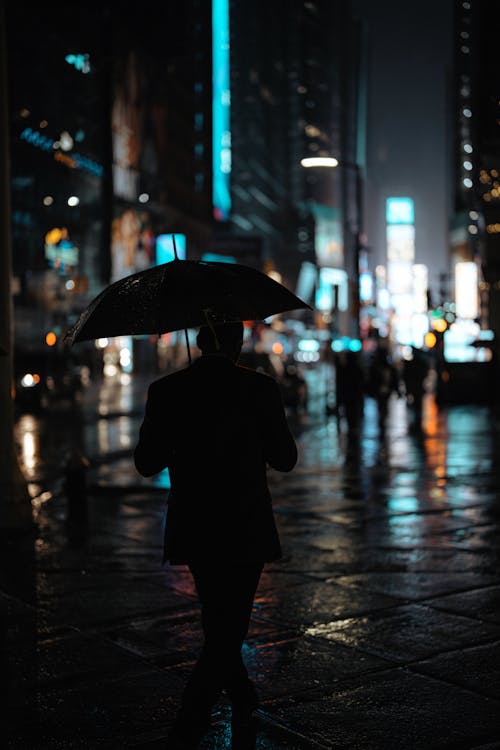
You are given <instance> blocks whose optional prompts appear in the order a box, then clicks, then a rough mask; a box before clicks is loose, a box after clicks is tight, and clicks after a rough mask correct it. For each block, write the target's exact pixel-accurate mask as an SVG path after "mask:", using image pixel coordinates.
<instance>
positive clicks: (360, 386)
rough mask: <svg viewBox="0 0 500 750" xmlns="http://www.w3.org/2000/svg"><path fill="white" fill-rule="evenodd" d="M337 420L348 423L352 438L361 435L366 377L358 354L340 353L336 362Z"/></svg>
mask: <svg viewBox="0 0 500 750" xmlns="http://www.w3.org/2000/svg"><path fill="white" fill-rule="evenodd" d="M335 386H336V400H337V420H338V425H339V429H340V424H341V420H342V418H345V421H346V422H347V432H348V435H349V436H350V437H351V438H354V437H356V436H357V435H359V430H360V426H361V420H362V417H363V412H364V396H365V377H364V372H363V368H362V366H361V363H360V361H359V355H358V354H357V353H356V352H352V351H347V352H340V353H339V355H338V357H337V359H336V362H335Z"/></svg>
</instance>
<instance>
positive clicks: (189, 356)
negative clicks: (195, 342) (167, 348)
mask: <svg viewBox="0 0 500 750" xmlns="http://www.w3.org/2000/svg"><path fill="white" fill-rule="evenodd" d="M184 336H185V338H186V346H187V350H188V360H189V364H191V349H190V348H189V337H188V332H187V328H185V329H184Z"/></svg>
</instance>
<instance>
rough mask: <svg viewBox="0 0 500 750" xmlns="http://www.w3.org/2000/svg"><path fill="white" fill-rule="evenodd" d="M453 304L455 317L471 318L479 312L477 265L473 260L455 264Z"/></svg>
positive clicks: (475, 316)
mask: <svg viewBox="0 0 500 750" xmlns="http://www.w3.org/2000/svg"><path fill="white" fill-rule="evenodd" d="M455 305H456V315H457V318H465V319H468V320H473V319H474V318H477V316H478V314H479V306H478V275H477V265H476V264H475V263H473V262H461V263H457V264H456V265H455Z"/></svg>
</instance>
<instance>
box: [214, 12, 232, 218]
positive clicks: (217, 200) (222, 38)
mask: <svg viewBox="0 0 500 750" xmlns="http://www.w3.org/2000/svg"><path fill="white" fill-rule="evenodd" d="M212 66H213V67H212V153H213V156H212V159H213V165H212V175H213V177H212V179H213V183H212V191H213V213H214V218H215V219H218V220H219V221H225V220H227V219H228V218H229V212H230V211H231V192H230V175H231V124H230V116H231V88H230V72H229V71H230V66H229V0H213V2H212Z"/></svg>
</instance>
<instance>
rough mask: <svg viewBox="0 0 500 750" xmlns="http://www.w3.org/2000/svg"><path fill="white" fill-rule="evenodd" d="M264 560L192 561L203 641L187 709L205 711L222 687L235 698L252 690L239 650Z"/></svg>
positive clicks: (188, 688) (186, 695)
mask: <svg viewBox="0 0 500 750" xmlns="http://www.w3.org/2000/svg"><path fill="white" fill-rule="evenodd" d="M262 567H263V566H262V564H260V563H258V564H249V565H243V564H240V565H237V564H234V563H230V562H227V563H224V564H222V563H221V564H213V563H212V564H210V563H203V564H193V565H190V571H191V574H192V575H193V578H194V582H195V585H196V590H197V593H198V597H199V600H200V604H201V622H202V627H203V634H204V644H203V648H202V652H201V654H200V657H199V659H198V661H197V663H196V665H195V667H194V669H193V671H192V673H191V675H190V678H189V680H188V683H187V685H186V688H185V690H184V693H183V699H182V706H183V708H182V709H181V710H182V711H183V712H184V713H185V714H188V715H189V714H193V713H195V714H197V715H202V716H207V715H208V716H209V715H210V711H211V708H212V706H213V705H214V703H215V702H216V701H217V699H218V697H219V695H220V693H221V691H222V689H223V688H224V687H225V688H226V689H227V690H228V693H229V694H230V696H231V697H232V699H233V700H235V701H238V700H240V701H244V700H246V699H249V698H250V696H251V695H252V696H253V698H254V700H255V702H256V696H255V691H252V688H253V686H252V685H251V683H250V681H249V680H248V673H247V670H246V667H245V665H244V663H243V659H242V656H241V647H242V645H243V641H244V640H245V637H246V634H247V632H248V626H249V622H250V615H251V612H252V604H253V599H254V596H255V591H256V589H257V585H258V582H259V578H260V574H261V572H262Z"/></svg>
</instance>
